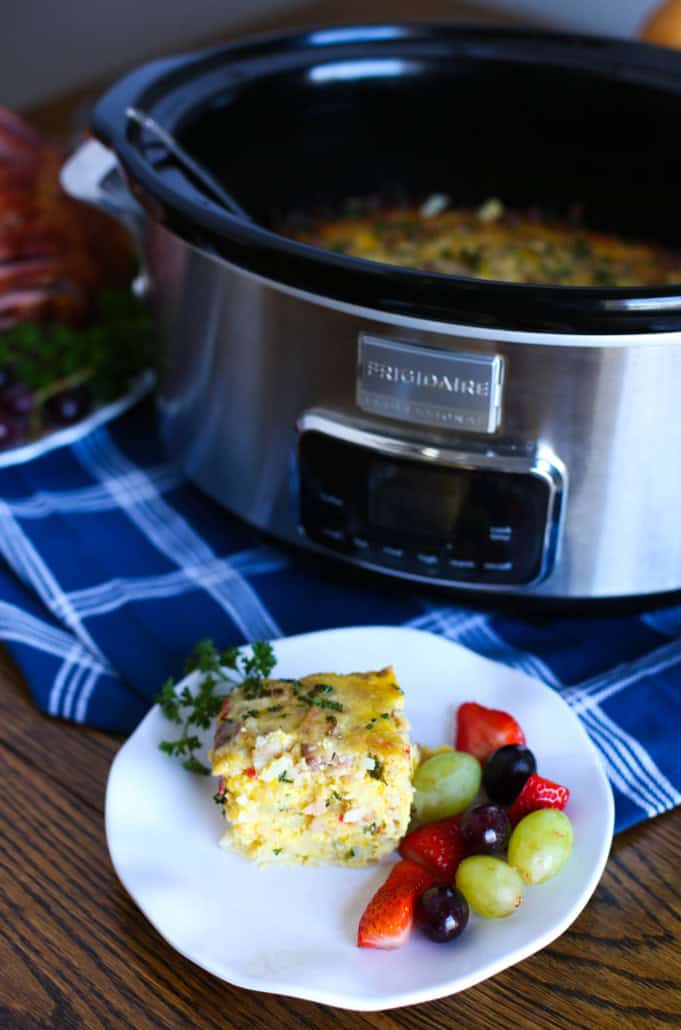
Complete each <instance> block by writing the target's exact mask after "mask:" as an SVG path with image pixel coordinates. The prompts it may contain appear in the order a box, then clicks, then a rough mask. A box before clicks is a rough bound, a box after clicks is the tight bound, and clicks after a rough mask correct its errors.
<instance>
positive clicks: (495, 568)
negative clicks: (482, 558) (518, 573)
mask: <svg viewBox="0 0 681 1030" xmlns="http://www.w3.org/2000/svg"><path fill="white" fill-rule="evenodd" d="M482 567H483V569H484V570H485V572H511V570H512V569H513V562H512V561H486V562H483V564H482Z"/></svg>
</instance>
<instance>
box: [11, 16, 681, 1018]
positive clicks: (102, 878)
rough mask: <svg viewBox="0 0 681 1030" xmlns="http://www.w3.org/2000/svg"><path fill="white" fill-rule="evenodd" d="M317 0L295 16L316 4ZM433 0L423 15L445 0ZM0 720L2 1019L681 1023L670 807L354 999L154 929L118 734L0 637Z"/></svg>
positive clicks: (679, 921) (74, 100)
mask: <svg viewBox="0 0 681 1030" xmlns="http://www.w3.org/2000/svg"><path fill="white" fill-rule="evenodd" d="M349 2H350V0H349ZM330 3H332V0H329V2H327V3H322V4H319V3H317V4H312V5H311V6H310V9H309V12H308V15H307V18H306V19H305V18H303V17H302V15H300V16H299V19H298V23H299V24H302V22H303V21H304V20H307V21H310V22H316V23H320V22H322V21H324V20H326V15H327V14H328V13H329V7H330ZM434 3H435V5H436V6H435V7H434V8H433V15H434V16H437V15H439V14H440V9H441V8H442V9H443V8H444V7H445V6H446V4H445V3H444V0H434ZM358 6H359V7H361V6H362V5H361V4H359V5H358V4H357V3H355V7H358ZM380 6H381V5H379V7H380ZM383 6H384V7H385V5H383ZM405 6H406V5H405V3H404V2H403V3H398V4H397V5H396V7H395V4H394V3H393V7H395V12H394V14H393V16H400V15H401V14H403V13H404V11H403V9H404V8H405ZM432 6H433V4H432V3H431V7H432ZM426 7H427V3H426ZM353 10H354V8H353ZM427 13H428V12H427V11H426V9H425V7H424V10H423V11H422V12H421V16H426V14H427ZM372 15H373V16H374V17H376V18H377V19H378V18H380V17H381V16H382V13H381V11H380V10H377V11H375V12H372ZM358 20H360V19H359V18H358ZM501 20H504V19H503V18H502V19H501ZM82 103H83V96H82V95H79V94H76V95H74V96H72V97H71V98H68V100H67V101H65V102H61V103H57V104H52V105H49V106H46V107H45V108H44V109H43V110H42V111H40V112H36V113H35V119H34V121H35V123H36V124H37V125H40V127H41V128H44V129H52V130H53V134H60V133H61V132H62V131H63V130H64V129H65V128H66V127H67V126H68V125H69V124H70V119H71V117H72V114H73V111H74V110H76V109H77V108H78V109H80V108H82ZM0 726H1V729H0V749H1V756H2V764H1V768H2V770H3V776H2V778H3V784H4V789H3V790H2V791H1V792H0V858H1V862H2V869H1V875H0V920H1V921H2V922H1V924H0V925H1V926H2V930H0V1027H2V1028H10V1030H14V1028H16V1030H36V1028H56V1030H62V1028H65V1030H66V1028H75V1027H78V1028H84V1030H94V1028H97V1027H112V1028H118V1027H133V1028H135V1030H144V1028H147V1027H148V1028H160V1027H172V1028H185V1027H207V1028H210V1027H216V1028H217V1027H220V1028H225V1027H237V1028H241V1027H244V1028H245V1027H248V1028H252V1030H260V1028H263V1030H265V1028H267V1030H269V1028H271V1027H273V1026H279V1027H283V1028H284V1030H288V1028H294V1027H305V1026H311V1027H315V1028H318V1030H339V1028H346V1027H347V1028H353V1030H355V1028H357V1030H361V1028H372V1027H373V1028H376V1030H396V1028H399V1027H404V1028H413V1030H415V1028H421V1027H423V1028H425V1027H432V1028H438V1027H442V1028H445V1027H463V1028H466V1030H477V1028H504V1030H506V1028H511V1027H513V1028H516V1027H532V1028H535V1027H536V1028H553V1027H558V1028H570V1030H572V1028H577V1027H588V1028H590V1030H591V1028H600V1027H604V1028H605V1027H618V1028H620V1030H629V1028H641V1030H653V1028H656V1027H669V1026H681V948H680V947H679V943H680V941H681V873H680V869H681V865H680V862H679V855H680V854H681V816H680V815H679V813H678V812H677V813H670V814H668V815H666V816H662V817H660V818H658V819H656V820H654V821H653V822H648V823H646V824H645V825H643V826H640V827H637V828H635V829H633V830H630V831H629V832H627V833H624V834H621V835H620V836H618V837H617V838H616V840H615V843H614V845H613V849H612V854H611V856H610V859H609V861H608V865H607V868H606V872H605V875H604V877H603V880H602V882H601V885H600V886H599V888H598V889H597V891H596V893H595V895H594V896H593V898H592V900H591V901H590V902H589V904H588V905H587V907H586V909H585V910H584V912H583V913H582V914H581V915H580V917H579V918H578V919H577V921H576V922H575V923H574V924H573V926H572V927H571V928H570V929H569V930H568V931H567V932H566V933H565V934H564V935H563V936H562V937H561V938H560V939H559V940H557V941H556V942H555V943H554V944H553V945H551V946H550V947H548V948H546V949H545V950H544V951H542V952H541V953H539V954H537V955H535V956H533V957H532V958H529V959H527V960H526V961H524V962H522V963H520V964H519V965H517V966H515V967H514V968H513V969H511V970H509V971H507V972H505V973H502V974H500V975H498V976H496V977H494V978H493V979H492V980H490V981H487V982H486V983H483V984H480V985H479V986H477V987H474V988H472V989H470V990H468V991H466V992H464V993H463V994H461V995H458V996H452V997H450V998H445V999H442V1000H440V1001H435V1002H430V1003H428V1004H423V1005H418V1006H411V1007H406V1008H402V1009H394V1010H391V1011H387V1012H380V1013H361V1014H360V1013H354V1012H346V1011H342V1010H339V1009H332V1008H329V1007H327V1006H323V1005H314V1004H312V1003H309V1002H303V1001H297V1000H295V999H287V998H281V997H276V996H274V995H264V994H255V993H252V992H249V991H245V990H241V989H239V988H236V987H230V986H229V985H227V984H224V983H222V982H220V981H218V980H216V979H214V978H213V977H212V976H210V975H209V974H208V973H204V972H203V971H202V970H201V969H198V968H197V967H196V966H194V965H192V963H190V962H188V961H187V960H185V959H184V958H182V957H181V956H180V955H178V954H177V953H176V952H175V951H173V949H172V948H171V947H170V946H169V945H167V944H166V943H165V941H164V940H163V939H162V938H161V937H160V936H159V935H158V934H157V933H156V931H155V930H153V929H152V927H151V926H150V925H149V924H148V923H147V921H146V920H145V918H144V917H143V916H142V914H141V913H140V912H139V911H138V909H137V908H136V907H135V905H134V903H133V902H132V901H131V899H130V898H129V897H128V895H127V894H126V893H125V891H124V890H123V888H122V886H121V885H120V883H119V882H118V880H117V878H116V875H115V873H114V871H113V869H112V867H111V863H110V861H109V857H108V852H107V847H106V841H105V836H104V818H103V812H104V794H105V787H106V779H107V773H108V770H109V767H110V765H111V761H112V759H113V757H114V755H115V754H116V751H117V750H118V748H119V747H120V745H121V743H122V741H121V739H120V738H117V737H114V736H111V735H107V734H105V733H100V732H97V731H95V730H90V729H85V728H82V727H76V726H74V725H71V724H68V723H65V722H60V721H57V720H54V719H51V718H48V717H46V716H44V715H42V714H41V713H40V712H38V711H37V710H36V708H35V706H34V705H33V703H32V701H31V699H30V694H29V691H28V689H27V687H26V685H25V684H24V683H23V681H22V678H21V676H20V674H19V672H18V671H17V670H16V669H15V668H14V667H13V665H12V664H11V662H10V660H9V658H8V656H7V654H6V652H4V651H3V649H2V648H0ZM225 889H229V885H228V884H226V885H225ZM452 960H453V961H456V959H455V953H454V952H453V953H452Z"/></svg>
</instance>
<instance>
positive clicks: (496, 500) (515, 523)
mask: <svg viewBox="0 0 681 1030" xmlns="http://www.w3.org/2000/svg"><path fill="white" fill-rule="evenodd" d="M323 424H324V420H323V419H322V420H315V419H314V418H313V419H307V420H304V421H303V423H302V425H301V427H300V429H301V431H300V434H299V439H298V470H299V496H300V528H301V531H302V532H303V533H304V534H305V535H306V536H307V537H308V538H309V539H310V540H311V541H314V542H315V543H317V544H320V545H322V546H323V547H325V548H329V549H330V550H332V551H335V552H338V553H340V554H342V555H344V556H346V557H347V558H349V559H350V560H356V561H358V562H360V563H361V564H363V565H371V566H377V567H380V568H383V569H385V570H386V571H391V572H393V573H395V574H402V575H406V576H411V577H418V578H425V579H434V580H443V581H447V582H454V583H462V584H470V585H473V584H479V585H480V586H487V585H493V586H499V587H502V586H504V585H507V586H518V585H526V584H529V583H533V582H536V581H538V580H540V579H542V578H544V577H545V576H546V575H547V574H548V572H549V571H550V568H551V566H552V562H553V556H554V552H555V547H556V540H557V533H558V525H559V517H560V508H561V499H562V493H563V486H564V483H563V476H562V473H561V471H560V470H559V468H558V467H557V466H556V465H553V464H552V463H550V462H548V461H546V459H539V460H538V459H537V458H536V457H535V458H526V457H523V458H514V459H511V460H509V459H508V458H503V457H499V458H498V459H497V460H496V461H495V459H494V457H490V454H489V451H487V452H484V453H483V454H482V455H480V457H479V458H476V457H475V456H474V455H471V454H469V453H467V454H466V455H465V456H462V455H452V454H447V452H441V451H439V450H435V449H433V448H429V447H421V448H419V447H417V446H415V445H411V446H407V447H402V446H400V443H399V441H391V440H387V439H386V440H385V441H384V442H383V446H382V444H381V441H380V440H377V438H376V437H375V436H374V435H373V434H366V437H367V439H366V442H364V441H363V440H362V436H363V434H362V433H361V431H358V432H357V431H356V432H353V431H348V430H346V429H345V427H342V428H341V432H343V436H339V435H336V432H334V431H333V426H332V424H330V425H329V427H328V430H325V429H322V428H320V426H321V425H323ZM313 427H314V428H313ZM344 437H345V438H344ZM348 437H353V438H354V439H349V438H348ZM405 451H407V452H408V456H405V453H404V452H405ZM457 457H458V458H459V463H457V461H456V458H457ZM462 459H463V460H462Z"/></svg>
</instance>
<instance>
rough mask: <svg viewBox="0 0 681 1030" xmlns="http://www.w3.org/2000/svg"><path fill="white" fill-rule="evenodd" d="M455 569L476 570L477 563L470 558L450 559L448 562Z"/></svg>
mask: <svg viewBox="0 0 681 1030" xmlns="http://www.w3.org/2000/svg"><path fill="white" fill-rule="evenodd" d="M447 564H448V565H451V566H452V568H453V569H474V568H475V562H474V561H471V560H470V558H450V559H449V561H448V562H447Z"/></svg>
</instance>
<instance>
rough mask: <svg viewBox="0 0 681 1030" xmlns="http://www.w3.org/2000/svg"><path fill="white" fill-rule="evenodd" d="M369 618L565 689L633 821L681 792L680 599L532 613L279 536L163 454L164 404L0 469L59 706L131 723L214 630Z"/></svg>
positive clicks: (1, 601) (26, 663)
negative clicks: (446, 593) (377, 572)
mask: <svg viewBox="0 0 681 1030" xmlns="http://www.w3.org/2000/svg"><path fill="white" fill-rule="evenodd" d="M359 624H382V625H386V624H392V625H398V624H402V625H408V626H414V627H418V628H419V629H423V630H430V631H431V632H433V633H440V634H442V635H443V636H445V637H447V638H448V639H450V640H454V641H456V642H457V643H459V644H463V645H464V646H465V647H469V648H471V649H472V650H474V651H477V652H478V653H479V654H482V655H484V656H486V657H487V658H492V659H494V660H495V661H498V662H505V663H506V664H508V665H511V666H514V667H516V668H519V669H522V670H524V671H525V672H527V673H529V674H531V675H532V676H535V677H537V678H538V679H540V680H542V681H543V682H544V683H547V684H549V685H550V686H551V687H553V688H554V689H556V690H558V691H560V693H561V694H562V696H563V697H564V698H565V700H566V701H567V702H568V703H569V704H570V705H571V706H572V707H573V709H574V710H575V711H576V713H577V714H578V715H579V717H580V718H581V719H582V721H583V723H584V726H585V727H586V729H587V730H588V732H589V733H590V735H591V737H592V739H593V741H594V742H595V744H596V746H597V747H598V749H599V750H600V753H601V755H602V756H603V759H604V761H605V765H606V767H607V770H608V773H609V776H610V780H611V782H612V786H613V789H614V793H615V800H616V828H617V829H618V830H622V829H624V828H625V827H627V826H630V825H632V824H633V823H636V822H638V821H640V820H643V819H645V818H649V817H651V816H654V815H656V814H658V813H660V812H663V811H665V810H666V809H669V808H672V807H673V806H674V805H678V804H680V803H681V741H680V739H679V738H680V737H681V605H678V606H674V607H667V608H657V609H651V610H649V611H647V612H644V613H640V612H638V613H633V614H621V613H620V614H616V613H615V612H611V614H610V615H602V614H601V615H598V616H588V615H586V616H584V615H583V616H581V617H564V616H563V617H560V616H556V615H553V616H552V615H547V614H543V615H541V616H527V615H523V616H522V617H521V616H518V615H513V614H509V613H508V611H503V610H499V609H496V610H494V611H486V610H477V609H475V608H473V607H468V606H466V607H464V606H462V605H454V604H449V603H447V599H446V598H443V597H442V596H441V595H440V596H438V597H435V596H433V595H432V594H431V595H428V594H427V593H426V592H420V591H418V590H415V589H414V588H413V587H408V586H405V585H402V584H396V583H395V581H392V580H391V581H388V580H384V579H381V578H380V577H378V576H376V577H372V578H369V577H367V576H366V575H365V574H359V573H357V572H356V571H355V570H352V569H349V568H345V567H341V566H339V565H337V564H335V563H332V562H324V561H320V560H319V559H318V558H316V557H315V558H313V557H310V556H309V555H306V554H304V553H302V552H298V551H296V550H294V549H286V548H285V547H281V546H279V545H277V546H275V545H273V544H272V543H271V542H270V541H268V540H267V539H266V538H265V537H263V535H262V534H260V533H258V532H257V531H256V530H254V529H252V528H250V527H249V526H247V525H245V524H244V523H242V522H240V521H239V520H237V519H234V518H232V517H230V516H229V515H227V514H226V513H225V511H224V510H222V509H221V508H220V507H219V506H218V505H216V504H215V503H213V502H212V501H211V500H209V499H208V498H207V497H205V496H204V495H203V494H202V493H201V492H200V491H199V490H197V489H196V488H195V487H193V486H191V485H190V484H189V483H188V482H187V481H186V480H185V479H183V477H182V475H181V474H180V472H179V471H178V469H177V468H176V467H175V466H173V465H172V464H169V463H168V462H167V461H166V460H165V458H164V455H163V451H162V448H161V445H160V443H159V440H158V437H157V435H156V432H155V428H154V417H153V409H152V403H151V401H149V400H146V401H144V402H143V403H141V404H138V405H137V406H135V407H134V408H132V409H131V410H130V411H128V412H127V413H126V414H125V415H123V416H121V417H120V418H119V419H117V420H116V421H115V422H112V423H110V424H108V425H105V426H100V427H99V428H97V429H95V430H94V431H92V432H91V433H89V434H88V435H86V436H84V437H83V438H81V439H80V440H79V441H77V442H75V443H72V444H71V445H69V446H64V447H61V448H59V449H57V450H53V451H52V452H50V453H49V454H46V455H43V456H42V457H40V458H35V459H34V460H33V461H30V462H27V463H25V464H21V465H14V466H10V467H6V468H0V640H2V641H3V642H4V643H5V644H6V645H7V646H8V647H9V649H10V651H11V652H12V654H13V656H14V658H15V660H16V661H17V663H18V665H19V666H20V668H21V669H22V671H23V673H24V675H25V677H26V679H27V681H28V683H29V684H30V687H31V690H32V691H33V694H34V697H35V700H36V702H37V704H38V705H39V706H40V707H41V708H43V709H44V710H45V711H47V712H49V713H51V714H52V715H57V716H62V717H64V718H67V719H71V720H75V721H76V722H82V723H87V724H89V725H92V726H99V727H101V728H104V729H107V730H112V731H116V732H127V731H130V730H131V729H132V728H133V727H134V726H135V725H136V723H137V722H138V721H139V719H140V718H141V717H142V715H143V714H144V712H145V711H146V710H147V708H148V707H149V705H150V702H151V698H152V696H153V695H154V694H155V692H156V691H157V690H158V688H159V686H160V684H161V682H162V681H163V680H164V679H165V677H166V676H169V675H173V676H177V675H178V674H180V673H181V670H182V665H183V661H184V659H185V657H186V656H187V654H189V652H190V651H191V649H192V647H193V645H194V643H195V642H196V641H197V640H199V639H201V638H203V637H213V638H214V639H215V641H216V643H219V644H220V645H226V644H228V643H232V642H241V641H249V640H258V639H267V638H275V637H279V636H286V635H289V634H293V633H301V632H307V631H310V630H315V629H323V628H327V627H332V626H343V625H359Z"/></svg>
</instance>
